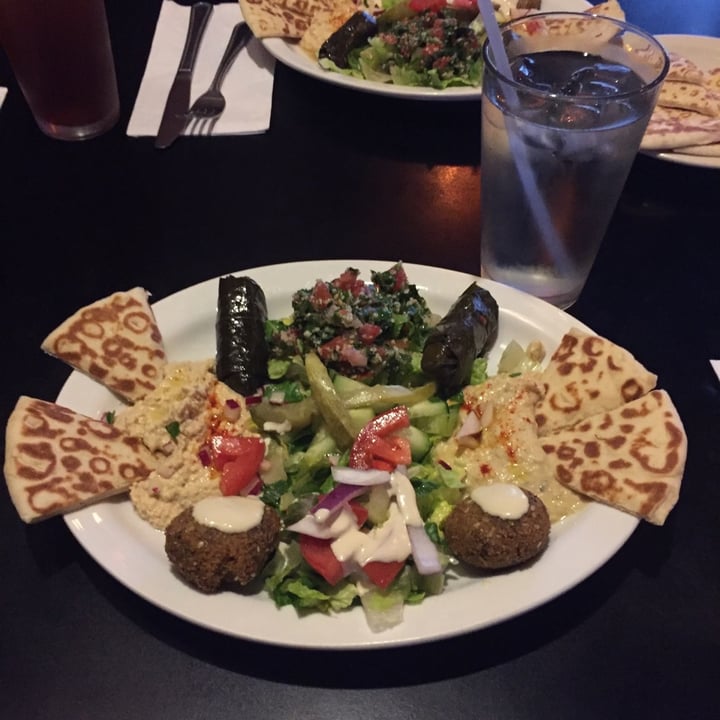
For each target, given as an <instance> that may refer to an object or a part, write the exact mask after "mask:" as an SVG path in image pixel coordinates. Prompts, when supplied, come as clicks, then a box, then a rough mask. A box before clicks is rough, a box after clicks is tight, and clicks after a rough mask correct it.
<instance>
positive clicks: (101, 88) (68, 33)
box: [0, 0, 120, 140]
mask: <svg viewBox="0 0 720 720" xmlns="http://www.w3.org/2000/svg"><path fill="white" fill-rule="evenodd" d="M0 45H2V47H3V49H4V50H5V53H6V54H7V56H8V59H9V61H10V65H11V66H12V69H13V72H14V74H15V78H16V79H17V82H18V85H19V86H20V88H21V90H22V92H23V95H24V96H25V99H26V100H27V103H28V105H29V106H30V110H31V111H32V114H33V117H34V118H35V121H36V122H37V124H38V126H39V127H40V129H41V130H42V131H43V132H44V133H45V134H47V135H49V136H50V137H53V138H58V139H61V140H82V139H85V138H90V137H94V136H96V135H99V134H101V133H103V132H105V131H106V130H109V129H110V128H111V127H112V126H113V125H114V124H115V123H116V122H117V119H118V117H119V114H120V103H119V99H118V89H117V80H116V76H115V63H114V60H113V55H112V48H111V46H110V34H109V32H108V23H107V17H106V14H105V3H104V0H0Z"/></svg>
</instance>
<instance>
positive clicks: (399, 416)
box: [348, 405, 410, 470]
mask: <svg viewBox="0 0 720 720" xmlns="http://www.w3.org/2000/svg"><path fill="white" fill-rule="evenodd" d="M409 425H410V416H409V414H408V410H407V408H406V407H405V406H404V405H398V406H397V407H394V408H391V409H390V410H386V411H385V412H384V413H380V415H377V416H376V417H374V418H373V419H372V420H371V421H370V422H369V423H368V424H367V425H366V426H365V427H364V428H363V429H362V430H361V431H360V433H359V434H358V436H357V438H356V439H355V442H354V443H353V446H352V448H351V450H350V458H349V462H348V464H349V465H350V467H352V468H358V469H360V470H367V469H368V468H372V467H374V468H377V469H381V470H386V469H390V470H394V469H395V466H397V465H407V464H408V463H409V462H410V445H409V444H408V443H406V442H405V443H403V442H396V440H401V441H402V440H404V438H394V437H393V439H392V442H390V441H388V438H389V437H390V436H391V435H392V434H393V433H394V432H395V431H397V430H401V429H402V428H406V427H408V426H409ZM376 463H379V464H376ZM388 464H390V465H391V466H392V467H390V468H388V467H387V465H388Z"/></svg>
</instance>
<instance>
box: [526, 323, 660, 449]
mask: <svg viewBox="0 0 720 720" xmlns="http://www.w3.org/2000/svg"><path fill="white" fill-rule="evenodd" d="M540 382H541V384H542V385H543V387H544V390H545V395H544V397H543V398H542V400H540V402H539V403H538V405H537V408H536V414H535V417H536V420H537V424H538V434H539V435H540V436H541V437H542V436H544V435H548V434H550V433H552V432H554V431H556V430H559V429H561V428H565V427H569V426H570V425H573V424H574V423H576V422H578V421H579V420H583V419H584V418H587V417H590V416H592V415H594V414H596V413H599V412H604V411H607V410H613V409H614V408H617V407H619V406H620V405H623V404H624V403H626V402H628V401H630V400H634V399H635V398H638V397H640V396H642V395H644V394H645V393H647V392H649V391H650V390H652V389H653V388H654V387H655V384H656V382H657V375H654V374H653V373H651V372H649V371H648V370H646V369H645V368H644V367H643V366H642V365H641V364H640V363H639V362H638V361H637V360H636V359H635V358H634V357H633V356H632V355H631V354H630V353H629V352H628V351H627V350H625V349H624V348H622V347H620V346H619V345H615V344H614V343H613V342H611V341H610V340H607V339H606V338H603V337H600V336H599V335H590V334H588V333H585V332H583V331H581V330H578V329H577V328H573V329H571V330H570V331H569V332H567V333H566V334H565V335H564V336H563V338H562V340H561V342H560V345H559V346H558V348H557V349H556V350H555V352H554V353H553V354H552V357H551V358H550V361H549V362H548V365H547V367H546V368H545V369H544V370H543V371H542V373H541V375H540Z"/></svg>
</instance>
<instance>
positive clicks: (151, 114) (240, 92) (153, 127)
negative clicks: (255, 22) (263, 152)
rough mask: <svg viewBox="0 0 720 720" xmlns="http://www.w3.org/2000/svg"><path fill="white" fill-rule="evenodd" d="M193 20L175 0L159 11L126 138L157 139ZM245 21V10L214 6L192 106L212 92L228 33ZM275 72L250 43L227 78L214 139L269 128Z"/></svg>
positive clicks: (271, 60)
mask: <svg viewBox="0 0 720 720" xmlns="http://www.w3.org/2000/svg"><path fill="white" fill-rule="evenodd" d="M189 20H190V8H189V7H184V6H182V5H178V4H176V3H174V2H172V0H165V2H163V4H162V6H161V7H160V16H159V18H158V23H157V27H156V28H155V36H154V38H153V43H152V47H151V48H150V57H149V58H148V63H147V67H146V68H145V74H144V76H143V79H142V82H141V83H140V90H139V92H138V96H137V99H136V100H135V107H134V108H133V111H132V115H131V116H130V122H129V123H128V127H127V134H128V135H130V136H132V137H138V136H141V135H151V136H153V137H154V136H155V135H156V134H157V131H158V128H159V127H160V120H161V118H162V114H163V110H164V108H165V101H166V100H167V96H168V93H169V92H170V86H171V85H172V82H173V80H174V78H175V73H176V72H177V68H178V64H179V62H180V56H181V55H182V51H183V47H184V45H185V36H186V34H187V28H188V22H189ZM241 20H242V11H241V10H240V5H239V4H238V3H237V2H231V3H223V4H220V5H215V6H214V7H213V12H212V14H211V15H210V20H209V21H208V24H207V27H206V28H205V33H204V35H203V38H202V41H201V43H200V48H199V50H198V55H197V59H196V61H195V69H194V71H193V79H192V90H191V93H190V104H192V103H193V101H194V100H195V98H197V97H198V96H199V95H201V94H202V93H204V92H205V90H207V88H208V87H209V85H210V83H211V82H212V78H213V76H214V75H215V71H216V70H217V66H218V63H219V62H220V58H221V57H222V54H223V52H224V51H225V46H226V45H227V42H228V40H229V39H230V33H231V32H232V29H233V27H234V25H235V24H236V23H238V22H240V21H241ZM274 69H275V60H274V58H273V57H272V56H271V55H270V54H269V53H268V52H267V51H266V50H265V48H264V47H263V46H262V45H261V44H260V42H259V41H258V40H257V39H256V38H252V39H251V40H250V42H249V43H248V44H247V45H246V46H245V47H244V48H243V49H242V50H241V51H240V54H239V55H238V56H237V58H236V60H235V62H234V63H233V66H232V67H231V68H230V72H228V74H227V76H226V77H225V82H224V83H223V86H222V93H223V95H224V96H225V99H226V101H227V105H226V107H225V112H223V114H222V115H221V116H220V119H219V120H218V121H217V123H216V124H215V128H214V129H213V135H232V134H237V135H240V134H249V133H262V132H265V131H266V130H267V129H268V128H269V127H270V110H271V107H272V91H273V77H274V76H273V71H274Z"/></svg>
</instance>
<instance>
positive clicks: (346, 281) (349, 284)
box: [332, 268, 365, 297]
mask: <svg viewBox="0 0 720 720" xmlns="http://www.w3.org/2000/svg"><path fill="white" fill-rule="evenodd" d="M359 274H360V273H359V271H358V270H354V269H352V268H348V269H347V270H345V272H343V273H341V274H340V276H339V277H338V278H336V279H335V280H333V283H332V284H333V285H334V286H335V287H338V288H340V289H341V290H349V291H350V293H351V294H352V295H353V297H357V296H358V295H359V294H360V293H361V292H362V291H363V290H364V289H365V283H364V282H363V281H362V280H358V276H359Z"/></svg>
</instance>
